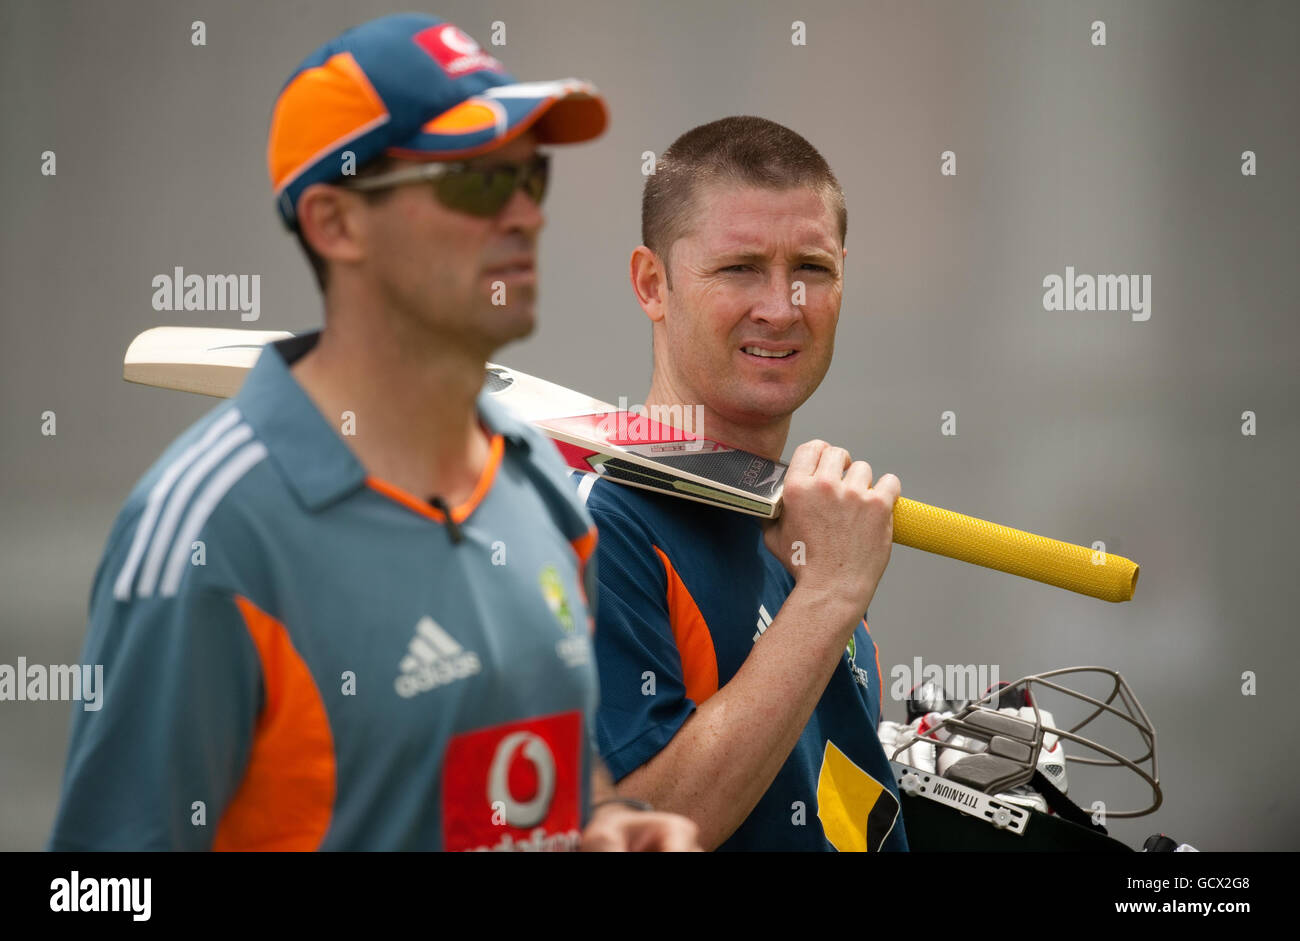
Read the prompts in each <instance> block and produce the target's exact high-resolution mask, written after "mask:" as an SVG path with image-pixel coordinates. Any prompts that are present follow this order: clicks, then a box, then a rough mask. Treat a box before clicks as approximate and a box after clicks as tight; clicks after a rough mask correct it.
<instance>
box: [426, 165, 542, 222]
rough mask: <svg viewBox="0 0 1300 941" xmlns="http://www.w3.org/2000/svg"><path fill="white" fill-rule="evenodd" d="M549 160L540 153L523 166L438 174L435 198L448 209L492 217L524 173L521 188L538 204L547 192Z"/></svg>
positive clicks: (517, 185)
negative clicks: (439, 175)
mask: <svg viewBox="0 0 1300 941" xmlns="http://www.w3.org/2000/svg"><path fill="white" fill-rule="evenodd" d="M549 169H550V160H549V158H548V157H546V156H545V155H539V156H538V157H537V159H536V160H533V161H530V162H529V163H528V164H526V165H524V166H523V167H518V166H506V167H486V168H484V169H481V170H464V171H461V172H458V173H449V174H447V175H446V176H443V177H440V178H439V179H438V181H437V183H436V184H435V185H436V186H437V190H438V199H439V200H441V202H442V204H443V205H444V206H446V207H447V208H449V209H455V210H457V211H458V212H465V213H469V214H470V215H474V216H494V215H496V214H497V213H498V212H500V211H501V210H502V209H504V208H505V205H506V203H508V202H510V197H511V196H512V195H514V192H515V190H516V189H517V188H518V187H519V182H518V180H519V176H520V174H521V173H522V174H524V175H525V176H526V179H525V180H524V184H523V186H524V191H525V192H526V193H528V195H529V196H531V197H532V198H533V199H534V200H535V201H536V202H538V203H541V201H542V197H543V196H545V195H546V182H547V177H548V175H549V172H548V171H549Z"/></svg>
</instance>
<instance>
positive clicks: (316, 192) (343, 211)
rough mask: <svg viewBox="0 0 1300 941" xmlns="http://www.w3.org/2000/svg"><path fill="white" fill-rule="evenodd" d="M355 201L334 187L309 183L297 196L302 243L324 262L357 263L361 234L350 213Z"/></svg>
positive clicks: (361, 249)
mask: <svg viewBox="0 0 1300 941" xmlns="http://www.w3.org/2000/svg"><path fill="white" fill-rule="evenodd" d="M356 202H357V198H356V197H355V196H354V195H353V194H352V193H347V192H344V191H343V190H341V189H339V188H338V187H337V186H330V185H328V184H326V183H313V184H312V185H311V186H309V187H307V188H306V189H305V190H303V191H302V195H301V196H300V197H298V228H299V230H300V231H301V232H302V237H303V240H304V241H306V243H307V244H308V245H310V246H311V247H312V250H313V251H315V252H316V254H317V255H319V256H320V257H321V258H324V259H325V260H326V261H345V262H346V261H360V260H361V259H362V258H364V257H365V239H364V232H363V231H362V228H363V227H362V225H361V220H360V217H359V215H358V214H357V213H356V212H355V211H354V210H355V208H356Z"/></svg>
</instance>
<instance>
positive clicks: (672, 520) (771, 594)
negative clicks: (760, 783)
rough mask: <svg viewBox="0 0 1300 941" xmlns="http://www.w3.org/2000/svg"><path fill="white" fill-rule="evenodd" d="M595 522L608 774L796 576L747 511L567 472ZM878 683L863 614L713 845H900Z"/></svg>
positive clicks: (711, 671) (758, 626)
mask: <svg viewBox="0 0 1300 941" xmlns="http://www.w3.org/2000/svg"><path fill="white" fill-rule="evenodd" d="M573 479H574V481H575V482H576V486H577V492H578V493H579V494H580V495H582V496H585V497H586V498H587V508H588V509H589V510H590V511H591V515H592V517H593V518H594V519H595V521H596V528H597V529H598V530H599V531H600V545H599V547H598V548H597V550H596V572H597V576H598V580H599V584H600V598H601V603H600V607H599V609H598V611H597V613H596V663H597V668H598V670H599V672H600V689H601V701H600V710H599V715H598V720H597V741H598V744H599V747H600V752H601V757H602V758H603V759H604V761H605V764H606V765H607V766H608V768H609V770H610V773H611V774H612V775H613V776H614V779H615V780H616V781H617V780H620V779H622V778H623V777H625V776H627V775H628V774H630V773H631V772H633V771H635V770H636V769H637V768H639V767H641V766H642V765H643V764H645V763H646V762H648V761H650V760H651V759H652V758H654V757H655V756H656V755H657V754H659V752H660V751H661V750H662V749H663V748H664V747H665V746H666V745H667V744H668V743H669V742H670V741H671V740H672V738H673V736H674V735H676V734H677V732H678V730H679V729H680V728H681V727H682V725H683V724H684V723H685V722H686V721H687V720H688V719H689V718H690V716H691V714H692V713H693V712H694V711H695V709H696V708H697V707H698V706H699V705H700V704H701V703H703V702H704V701H705V700H707V699H708V698H709V697H710V696H712V695H713V694H714V693H716V692H717V691H718V690H719V689H721V688H722V687H724V686H725V685H726V684H727V683H728V682H729V681H730V680H731V678H732V677H734V676H735V675H736V673H737V672H738V671H739V670H740V668H741V666H742V665H743V664H744V662H745V658H746V657H748V656H749V653H750V651H751V650H753V649H754V645H755V644H761V643H763V638H762V635H763V633H764V631H766V630H767V628H768V626H769V625H771V623H772V622H773V620H775V618H776V617H777V616H778V614H779V613H780V611H781V607H782V605H784V604H785V600H786V598H787V597H788V596H789V594H790V592H791V590H792V589H793V588H794V579H793V578H792V577H791V575H790V573H789V572H787V571H786V570H785V569H784V568H783V567H782V565H781V563H780V562H779V561H778V560H777V559H776V557H775V556H773V555H772V554H771V553H770V552H768V551H767V549H766V547H765V546H764V545H763V531H762V525H761V523H760V521H759V520H758V519H757V518H756V517H753V516H746V515H744V514H741V513H734V512H730V511H728V510H723V509H719V508H717V507H712V506H706V505H705V504H703V503H696V502H693V501H690V500H682V499H679V498H675V497H671V496H666V495H664V494H661V493H657V492H652V491H648V490H642V489H636V488H633V487H628V486H624V485H620V484H616V483H612V482H610V481H607V480H601V479H599V478H598V477H597V476H596V475H594V474H587V475H581V476H580V475H576V474H575V475H574V476H573ZM883 679H884V677H883V676H882V674H881V671H880V661H879V657H878V654H877V651H876V644H875V641H874V640H873V639H872V637H871V634H870V632H869V631H868V629H867V623H866V620H865V619H864V620H863V621H862V623H860V624H859V625H858V627H857V630H855V631H854V633H853V636H852V638H851V639H850V641H849V644H848V646H847V647H846V649H845V650H844V652H843V653H842V654H841V655H840V662H839V664H838V665H837V666H836V668H835V672H834V673H833V674H831V678H830V681H829V682H828V683H827V684H826V689H825V691H824V692H823V693H822V696H821V699H820V700H819V701H818V703H817V706H816V708H815V709H814V710H813V713H812V716H811V717H810V718H809V720H808V724H807V725H806V726H805V727H804V730H803V732H802V733H801V734H800V736H799V740H798V742H797V743H796V744H795V746H794V749H793V750H792V751H791V752H790V755H789V757H787V758H786V761H785V763H784V764H783V765H782V766H781V769H780V770H779V771H778V772H777V774H776V777H775V779H774V780H773V781H772V783H771V785H770V786H769V787H768V789H767V791H766V792H765V793H764V794H763V796H762V797H761V798H760V799H759V801H758V804H757V805H756V806H755V807H754V809H753V810H752V811H751V812H750V814H749V816H748V817H746V818H745V820H744V821H743V822H742V823H741V824H740V826H739V827H738V828H737V829H736V831H735V832H734V833H733V834H732V835H731V836H730V837H729V838H728V839H727V840H726V841H725V842H724V843H723V844H722V845H721V846H720V847H719V849H721V850H787V851H788V850H813V851H820V850H827V851H829V850H836V849H839V850H886V851H889V850H899V851H901V850H906V849H907V835H906V833H905V831H904V827H903V819H902V816H901V814H900V808H899V798H898V787H897V784H896V783H895V781H894V776H893V772H892V770H891V768H890V765H889V761H888V759H887V758H886V757H885V752H884V749H883V748H882V747H881V744H880V739H879V737H878V736H877V735H876V728H877V726H878V724H879V720H880V707H881V703H882V697H883Z"/></svg>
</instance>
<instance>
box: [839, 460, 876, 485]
mask: <svg viewBox="0 0 1300 941" xmlns="http://www.w3.org/2000/svg"><path fill="white" fill-rule="evenodd" d="M844 484H845V486H847V487H849V488H851V489H853V490H870V489H871V465H870V464H868V463H867V462H866V461H854V462H853V463H852V464H850V465H849V469H848V471H847V472H846V473H845V474H844Z"/></svg>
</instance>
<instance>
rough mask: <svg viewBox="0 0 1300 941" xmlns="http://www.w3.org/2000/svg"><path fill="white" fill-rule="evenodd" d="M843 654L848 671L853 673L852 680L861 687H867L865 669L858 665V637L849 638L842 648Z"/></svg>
mask: <svg viewBox="0 0 1300 941" xmlns="http://www.w3.org/2000/svg"><path fill="white" fill-rule="evenodd" d="M844 656H845V657H846V658H847V660H848V663H849V673H851V674H852V675H853V680H854V682H856V683H857V684H858V685H859V686H861V687H862V688H863V689H867V688H868V685H867V671H866V670H864V669H862V668H861V667H860V666H858V639H857V638H856V637H850V638H849V644H848V646H847V647H845V648H844Z"/></svg>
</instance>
